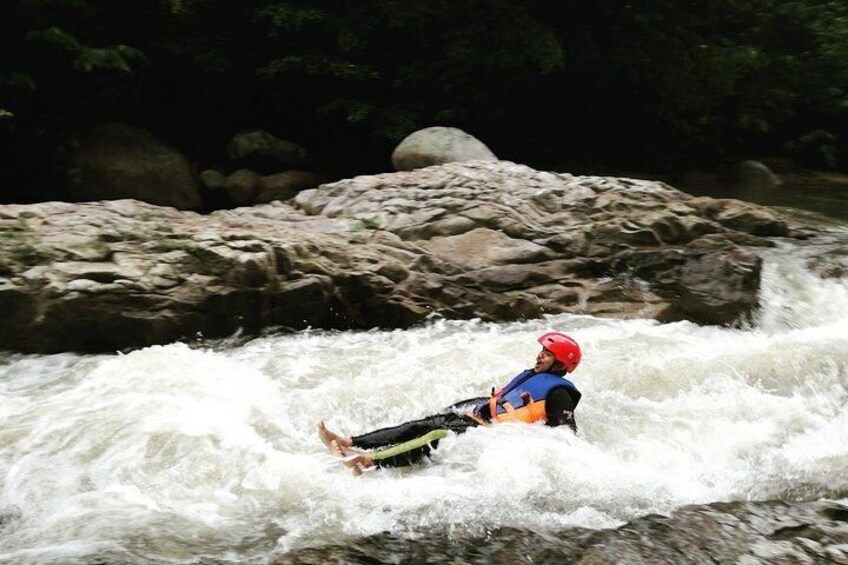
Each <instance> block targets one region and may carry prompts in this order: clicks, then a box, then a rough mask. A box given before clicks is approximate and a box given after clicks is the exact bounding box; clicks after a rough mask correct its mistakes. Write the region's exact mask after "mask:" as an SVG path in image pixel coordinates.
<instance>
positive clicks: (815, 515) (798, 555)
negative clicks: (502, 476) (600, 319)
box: [273, 502, 848, 565]
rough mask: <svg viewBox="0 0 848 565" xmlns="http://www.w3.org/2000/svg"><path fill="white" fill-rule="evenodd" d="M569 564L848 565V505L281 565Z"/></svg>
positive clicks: (369, 546)
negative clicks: (833, 564) (738, 564)
mask: <svg viewBox="0 0 848 565" xmlns="http://www.w3.org/2000/svg"><path fill="white" fill-rule="evenodd" d="M357 562H369V563H371V562H373V563H467V564H478V563H479V564H480V565H489V564H492V563H562V564H563V565H568V564H571V563H574V564H586V565H590V564H592V565H594V564H606V563H627V564H631V565H643V564H644V565H656V564H668V565H678V564H680V563H698V564H700V563H704V564H712V563H745V564H750V565H758V564H761V565H780V564H785V565H795V564H798V563H809V564H814V563H848V507H846V506H843V505H841V504H837V503H834V502H794V503H786V502H726V503H721V502H718V503H714V504H705V505H693V506H686V507H683V508H680V509H678V510H676V511H675V512H673V513H672V514H671V516H660V515H650V516H645V517H642V518H638V519H636V520H633V521H632V522H630V523H628V524H625V525H624V526H621V527H620V528H617V529H614V530H590V529H586V528H571V529H567V530H564V531H561V532H557V533H555V534H554V533H544V534H543V533H535V532H530V531H526V530H518V529H512V528H501V529H498V530H494V531H492V532H489V533H488V534H487V535H486V536H485V537H479V536H475V535H469V534H467V533H463V532H462V531H453V532H451V533H450V535H448V534H446V533H436V534H427V535H419V536H417V537H416V538H413V539H410V538H404V537H402V536H399V535H396V534H389V533H384V534H378V535H374V536H369V537H367V538H363V539H359V540H355V541H349V542H347V543H340V544H336V545H331V546H324V547H319V548H309V549H302V550H299V551H295V552H292V553H290V554H288V555H285V556H283V557H281V558H279V559H276V560H274V561H273V563H274V564H275V565H284V564H309V563H316V564H317V563H357Z"/></svg>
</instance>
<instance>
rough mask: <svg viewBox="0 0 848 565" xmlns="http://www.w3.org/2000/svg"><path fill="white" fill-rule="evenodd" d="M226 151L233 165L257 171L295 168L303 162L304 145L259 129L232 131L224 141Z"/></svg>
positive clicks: (268, 171) (277, 170)
mask: <svg viewBox="0 0 848 565" xmlns="http://www.w3.org/2000/svg"><path fill="white" fill-rule="evenodd" d="M227 154H228V155H229V157H230V159H231V160H232V161H233V162H234V163H235V164H236V165H237V166H239V167H243V168H246V169H251V170H254V171H258V172H260V173H277V172H279V171H285V170H288V169H296V168H298V167H302V166H303V164H304V163H305V162H306V149H304V148H303V147H301V146H300V145H298V144H296V143H292V142H291V141H285V140H282V139H278V138H276V137H274V136H273V135H272V134H270V133H268V132H267V131H263V130H251V131H244V132H241V133H239V134H236V135H235V136H234V137H233V138H232V139H231V140H230V142H229V143H228V144H227Z"/></svg>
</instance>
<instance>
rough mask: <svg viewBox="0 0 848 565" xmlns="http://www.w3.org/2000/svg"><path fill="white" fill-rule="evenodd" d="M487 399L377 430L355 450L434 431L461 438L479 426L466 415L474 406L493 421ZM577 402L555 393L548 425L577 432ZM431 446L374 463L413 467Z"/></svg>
mask: <svg viewBox="0 0 848 565" xmlns="http://www.w3.org/2000/svg"><path fill="white" fill-rule="evenodd" d="M488 400H489V399H488V398H486V397H481V398H471V399H469V400H463V401H462V402H458V403H456V404H454V405H452V406H449V407H448V408H446V409H445V410H443V411H442V412H440V413H438V414H435V415H433V416H428V417H426V418H421V419H420V420H413V421H411V422H405V423H403V424H400V425H399V426H393V427H390V428H383V429H380V430H375V431H373V432H369V433H367V434H363V435H361V436H355V437H353V438H351V439H352V440H353V446H354V447H358V448H360V449H377V448H381V447H388V446H391V445H397V444H399V443H404V442H407V441H411V440H413V439H416V438H419V437H421V436H423V435H426V434H428V433H429V432H432V431H434V430H448V431H451V432H454V433H457V434H461V433H463V432H464V431H466V430H467V429H468V428H473V427H476V426H478V425H479V424H478V422H477V421H475V420H473V419H471V418H469V417H468V416H466V415H465V414H466V413H467V412H468V411H469V410H470V409H471V408H473V407H475V406H481V405H482V408H481V410H480V414H479V416H480V418H482V419H483V420H486V421H490V420H491V416H490V414H489V406H488ZM575 404H576V402H575V398H573V397H572V394H571V393H570V392H569V390H568V389H566V388H555V389H553V390H552V391H551V392H550V394H549V395H548V397H547V398H546V400H545V412H546V417H547V422H546V425H548V426H552V427H556V426H562V425H566V426H569V427H570V428H571V429H572V430H574V431H575V432H576V431H577V423H576V422H575V421H574V407H575ZM438 443H439V442H438V441H434V442H432V444H431V445H432V448H436V447H437V446H438ZM431 445H430V444H428V445H423V446H421V447H417V448H414V449H410V450H409V451H405V452H403V453H400V454H398V455H396V456H393V457H387V458H385V459H381V460H379V461H376V460H375V464H376V465H377V466H378V467H400V466H403V465H411V464H413V463H415V462H417V461H419V460H421V459H422V458H423V457H425V456H429V455H430V449H431Z"/></svg>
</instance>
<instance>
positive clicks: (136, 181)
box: [70, 124, 201, 210]
mask: <svg viewBox="0 0 848 565" xmlns="http://www.w3.org/2000/svg"><path fill="white" fill-rule="evenodd" d="M72 163H73V168H74V173H75V176H76V182H74V184H73V186H72V188H71V192H70V196H71V199H72V200H77V201H88V200H118V199H122V198H133V199H136V200H141V201H143V202H148V203H150V204H157V205H159V206H173V207H174V208H178V209H180V210H190V209H195V208H200V206H201V200H200V192H199V190H198V185H197V177H196V175H195V173H194V170H193V168H192V166H191V164H190V163H189V162H188V160H187V159H186V158H185V157H184V156H183V155H182V154H180V153H179V152H178V151H177V150H176V149H174V148H172V147H170V146H168V145H166V144H165V143H164V142H162V141H160V140H159V139H156V138H155V137H154V136H153V135H152V134H151V133H150V132H147V131H145V130H143V129H140V128H137V127H133V126H129V125H125V124H108V125H104V126H99V127H97V128H95V129H94V130H93V131H92V132H91V134H90V135H89V136H88V137H87V138H86V139H85V140H84V141H83V143H82V146H81V147H80V148H79V149H78V150H77V151H76V152H75V154H74V155H73V157H72Z"/></svg>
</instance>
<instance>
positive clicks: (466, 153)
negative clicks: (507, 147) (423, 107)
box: [392, 127, 498, 171]
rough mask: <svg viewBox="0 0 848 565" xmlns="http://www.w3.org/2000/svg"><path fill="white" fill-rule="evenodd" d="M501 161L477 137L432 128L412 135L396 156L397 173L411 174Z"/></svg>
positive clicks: (394, 153)
mask: <svg viewBox="0 0 848 565" xmlns="http://www.w3.org/2000/svg"><path fill="white" fill-rule="evenodd" d="M476 160H482V161H497V160H498V158H497V157H495V154H494V153H492V151H491V150H490V149H489V148H488V147H486V145H485V144H484V143H483V142H482V141H480V140H479V139H477V138H476V137H474V136H472V135H469V134H467V133H465V132H464V131H462V130H461V129H458V128H448V127H430V128H425V129H422V130H418V131H416V132H414V133H411V134H409V135H408V136H406V138H404V140H403V141H401V142H400V144H399V145H398V146H397V147H396V148H395V150H394V152H393V153H392V164H393V165H394V167H395V170H397V171H411V170H413V169H420V168H423V167H429V166H431V165H443V164H445V163H453V162H462V161H476Z"/></svg>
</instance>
